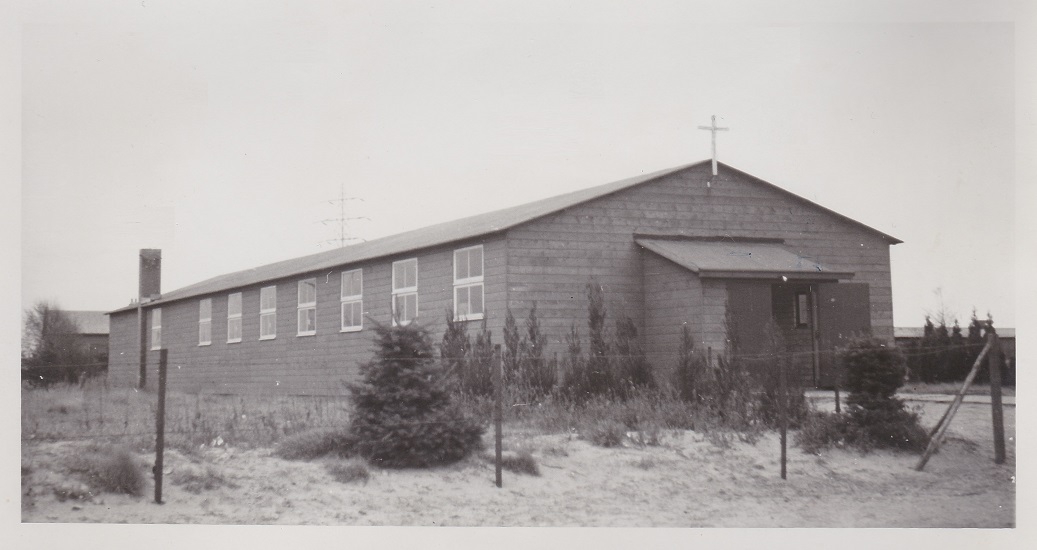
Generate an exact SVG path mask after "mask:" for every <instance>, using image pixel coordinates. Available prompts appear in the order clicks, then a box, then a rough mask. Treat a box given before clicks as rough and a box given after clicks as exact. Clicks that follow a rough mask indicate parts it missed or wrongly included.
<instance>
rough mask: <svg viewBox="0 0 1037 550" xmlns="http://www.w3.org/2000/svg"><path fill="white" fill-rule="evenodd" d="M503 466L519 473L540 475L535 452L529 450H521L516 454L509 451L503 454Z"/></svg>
mask: <svg viewBox="0 0 1037 550" xmlns="http://www.w3.org/2000/svg"><path fill="white" fill-rule="evenodd" d="M501 468H503V469H505V470H507V471H509V472H515V473H517V474H526V475H531V476H539V475H540V467H539V466H537V461H536V459H535V458H533V454H532V453H530V452H529V451H527V450H521V451H518V452H517V453H514V454H512V453H508V454H505V455H503V456H501Z"/></svg>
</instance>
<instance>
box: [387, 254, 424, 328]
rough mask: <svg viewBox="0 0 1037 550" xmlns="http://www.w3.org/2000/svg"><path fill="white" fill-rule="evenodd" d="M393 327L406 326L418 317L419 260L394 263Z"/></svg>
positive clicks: (413, 259)
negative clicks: (397, 324)
mask: <svg viewBox="0 0 1037 550" xmlns="http://www.w3.org/2000/svg"><path fill="white" fill-rule="evenodd" d="M392 311H393V319H392V322H393V325H395V324H396V323H399V324H401V325H406V324H408V323H410V322H411V321H413V320H414V318H416V317H417V316H418V259H417V258H411V259H409V260H400V261H398V262H393V263H392Z"/></svg>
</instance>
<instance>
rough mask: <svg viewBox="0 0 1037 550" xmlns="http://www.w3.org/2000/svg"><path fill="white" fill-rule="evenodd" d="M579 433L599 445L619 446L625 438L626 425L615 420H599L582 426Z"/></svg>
mask: <svg viewBox="0 0 1037 550" xmlns="http://www.w3.org/2000/svg"><path fill="white" fill-rule="evenodd" d="M580 435H581V436H582V437H583V438H584V439H586V440H588V441H590V442H591V443H593V444H595V445H597V446H599V447H619V446H620V445H622V444H623V440H624V439H626V426H624V425H623V424H620V423H619V422H616V421H615V420H599V421H597V422H592V423H589V424H587V425H586V426H584V428H583V429H581V430H580Z"/></svg>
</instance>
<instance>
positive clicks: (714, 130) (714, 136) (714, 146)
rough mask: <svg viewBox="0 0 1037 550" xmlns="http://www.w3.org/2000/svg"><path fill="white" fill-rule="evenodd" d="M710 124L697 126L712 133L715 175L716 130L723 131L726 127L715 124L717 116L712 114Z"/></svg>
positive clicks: (715, 173)
mask: <svg viewBox="0 0 1037 550" xmlns="http://www.w3.org/2000/svg"><path fill="white" fill-rule="evenodd" d="M712 120H713V122H712V124H710V125H709V126H699V130H709V131H710V133H711V134H713V175H714V176H715V175H717V132H723V131H726V130H728V128H720V127H718V126H717V116H716V115H713V116H712Z"/></svg>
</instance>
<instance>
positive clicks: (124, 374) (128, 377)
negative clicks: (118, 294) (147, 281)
mask: <svg viewBox="0 0 1037 550" xmlns="http://www.w3.org/2000/svg"><path fill="white" fill-rule="evenodd" d="M108 331H109V333H108V382H109V383H110V384H113V385H116V386H136V385H137V377H138V375H139V373H140V350H139V344H138V334H137V311H136V310H132V311H124V312H122V313H113V314H112V315H111V316H110V318H109V328H108Z"/></svg>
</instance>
